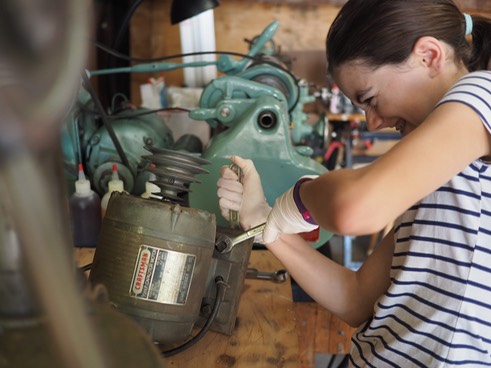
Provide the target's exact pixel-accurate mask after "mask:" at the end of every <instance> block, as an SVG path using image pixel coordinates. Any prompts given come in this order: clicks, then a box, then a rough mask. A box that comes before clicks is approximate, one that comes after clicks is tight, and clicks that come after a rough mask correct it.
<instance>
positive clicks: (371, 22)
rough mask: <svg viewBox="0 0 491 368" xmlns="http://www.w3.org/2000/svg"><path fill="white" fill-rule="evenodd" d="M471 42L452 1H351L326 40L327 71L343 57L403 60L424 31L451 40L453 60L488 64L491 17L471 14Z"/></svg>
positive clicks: (373, 63) (479, 66) (388, 61)
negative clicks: (472, 24)
mask: <svg viewBox="0 0 491 368" xmlns="http://www.w3.org/2000/svg"><path fill="white" fill-rule="evenodd" d="M472 19H473V23H474V26H473V32H472V42H469V41H468V40H467V38H466V35H465V30H466V22H465V17H464V15H463V13H462V12H461V11H460V9H459V8H458V7H457V5H456V4H455V3H454V2H453V1H452V0H349V1H348V2H347V3H346V4H345V5H344V6H343V7H342V8H341V10H340V12H339V13H338V15H337V16H336V19H335V20H334V22H333V24H332V26H331V28H330V30H329V33H328V35H327V40H326V50H327V61H328V69H329V72H330V73H332V72H333V69H334V68H335V67H337V66H339V65H341V64H342V63H345V62H347V61H353V60H356V59H360V60H363V61H364V62H366V63H367V64H368V65H370V66H373V67H378V66H381V65H385V64H399V63H402V62H403V61H405V60H406V59H407V58H408V57H409V55H410V53H411V51H412V49H413V46H414V44H415V42H416V41H417V40H418V39H419V38H420V37H423V36H432V37H435V38H436V39H438V40H441V41H444V42H445V43H447V44H448V45H450V46H451V47H452V48H453V50H454V53H455V60H456V61H457V62H459V61H462V62H463V63H464V64H465V65H466V66H467V67H468V68H469V70H477V69H487V64H488V61H489V58H490V56H491V46H490V44H491V20H490V19H487V18H484V17H480V16H473V17H472Z"/></svg>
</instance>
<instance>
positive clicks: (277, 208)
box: [263, 175, 319, 243]
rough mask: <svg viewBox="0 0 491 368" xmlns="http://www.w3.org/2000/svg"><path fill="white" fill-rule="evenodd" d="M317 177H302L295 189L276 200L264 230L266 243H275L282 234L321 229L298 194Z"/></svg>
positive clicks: (292, 188)
mask: <svg viewBox="0 0 491 368" xmlns="http://www.w3.org/2000/svg"><path fill="white" fill-rule="evenodd" d="M316 177H317V175H306V176H302V177H301V178H300V180H298V181H297V183H296V184H295V185H294V186H293V187H291V188H290V189H289V190H288V191H286V192H285V193H283V194H282V195H281V196H280V197H278V198H277V199H276V202H275V204H274V206H273V209H272V210H271V212H270V213H269V216H268V219H267V221H266V227H265V228H264V232H263V240H264V242H265V243H272V242H274V241H275V240H276V239H277V238H278V236H279V235H280V234H281V233H283V234H299V233H308V232H310V231H313V230H315V229H317V228H318V227H319V225H317V224H316V222H315V221H314V219H313V218H312V217H311V216H310V213H309V212H308V210H307V209H306V208H305V206H304V205H303V203H302V200H301V199H300V195H299V193H298V190H299V188H300V185H301V184H302V183H304V182H305V181H307V180H312V179H315V178H316Z"/></svg>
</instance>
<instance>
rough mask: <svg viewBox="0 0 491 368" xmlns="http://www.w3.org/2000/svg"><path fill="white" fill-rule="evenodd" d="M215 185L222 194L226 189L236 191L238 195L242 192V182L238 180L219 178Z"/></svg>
mask: <svg viewBox="0 0 491 368" xmlns="http://www.w3.org/2000/svg"><path fill="white" fill-rule="evenodd" d="M217 187H218V190H219V191H221V192H222V194H225V192H226V191H227V190H228V191H231V192H234V193H238V194H240V195H242V193H243V192H244V186H243V185H242V183H240V182H238V181H237V180H230V179H224V178H220V179H218V181H217ZM219 196H220V195H219Z"/></svg>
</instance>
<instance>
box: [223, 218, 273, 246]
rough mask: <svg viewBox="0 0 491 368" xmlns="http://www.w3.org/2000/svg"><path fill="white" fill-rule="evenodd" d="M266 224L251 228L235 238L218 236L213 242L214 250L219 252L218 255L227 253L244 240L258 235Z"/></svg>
mask: <svg viewBox="0 0 491 368" xmlns="http://www.w3.org/2000/svg"><path fill="white" fill-rule="evenodd" d="M265 226H266V224H265V223H264V224H261V225H258V226H256V227H253V228H251V229H249V230H248V231H246V232H244V233H242V234H240V235H237V236H235V237H232V238H231V237H229V236H227V235H220V236H219V237H218V238H217V240H216V241H215V249H216V250H217V251H219V252H220V253H228V252H230V251H231V250H232V248H233V247H234V246H235V245H236V244H239V243H241V242H243V241H244V240H247V239H250V238H253V237H255V236H256V235H259V234H261V233H262V232H263V230H264V227H265Z"/></svg>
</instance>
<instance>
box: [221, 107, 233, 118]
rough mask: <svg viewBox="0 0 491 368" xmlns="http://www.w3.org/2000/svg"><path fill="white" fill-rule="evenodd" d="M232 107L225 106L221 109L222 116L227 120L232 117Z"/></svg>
mask: <svg viewBox="0 0 491 368" xmlns="http://www.w3.org/2000/svg"><path fill="white" fill-rule="evenodd" d="M230 112H231V111H230V107H227V106H224V107H222V108H221V109H220V116H222V117H224V118H226V117H227V116H229V115H230Z"/></svg>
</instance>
